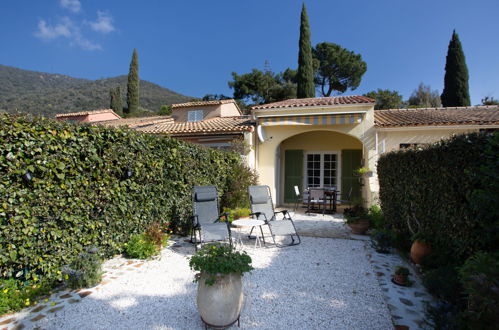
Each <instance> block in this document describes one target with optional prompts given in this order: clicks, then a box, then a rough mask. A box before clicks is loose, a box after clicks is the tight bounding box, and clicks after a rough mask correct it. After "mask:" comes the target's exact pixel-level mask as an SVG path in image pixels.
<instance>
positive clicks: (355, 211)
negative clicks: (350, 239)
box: [343, 201, 370, 235]
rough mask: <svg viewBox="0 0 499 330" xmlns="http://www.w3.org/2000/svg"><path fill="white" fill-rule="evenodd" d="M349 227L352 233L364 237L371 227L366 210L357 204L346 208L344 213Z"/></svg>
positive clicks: (359, 203)
mask: <svg viewBox="0 0 499 330" xmlns="http://www.w3.org/2000/svg"><path fill="white" fill-rule="evenodd" d="M343 215H344V216H345V219H346V223H347V225H348V226H349V227H350V228H351V229H352V233H354V234H356V235H364V234H365V233H366V231H367V230H368V229H369V226H370V219H369V215H368V214H367V211H366V209H365V208H364V207H363V206H362V205H361V202H360V201H359V202H357V203H356V204H354V205H353V206H352V207H349V208H346V209H345V210H344V211H343Z"/></svg>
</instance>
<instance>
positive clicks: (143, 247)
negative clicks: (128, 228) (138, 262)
mask: <svg viewBox="0 0 499 330" xmlns="http://www.w3.org/2000/svg"><path fill="white" fill-rule="evenodd" d="M161 243H162V241H160V244H161ZM158 252H159V248H158V245H157V244H156V243H155V242H154V241H153V240H151V238H150V237H148V236H147V235H146V234H145V233H143V234H138V235H133V236H132V238H130V241H128V243H127V244H126V246H125V253H126V255H127V257H129V258H135V259H148V258H150V257H152V256H154V255H156V254H158Z"/></svg>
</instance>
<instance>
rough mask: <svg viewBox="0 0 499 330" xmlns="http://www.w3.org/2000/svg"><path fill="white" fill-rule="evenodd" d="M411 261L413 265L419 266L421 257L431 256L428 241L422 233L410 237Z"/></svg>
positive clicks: (426, 236)
mask: <svg viewBox="0 0 499 330" xmlns="http://www.w3.org/2000/svg"><path fill="white" fill-rule="evenodd" d="M412 241H413V243H412V246H411V260H412V261H413V262H414V263H415V264H418V265H419V264H421V261H422V260H423V257H426V256H428V255H429V254H431V246H430V243H429V242H430V239H429V237H428V235H426V234H424V233H423V232H421V231H420V232H418V233H416V234H415V235H414V236H413V237H412Z"/></svg>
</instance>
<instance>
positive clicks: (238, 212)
mask: <svg viewBox="0 0 499 330" xmlns="http://www.w3.org/2000/svg"><path fill="white" fill-rule="evenodd" d="M223 211H224V213H229V221H230V222H232V221H234V220H237V219H240V218H247V217H249V216H250V214H251V210H250V209H248V208H236V209H233V210H232V209H230V208H228V207H224V209H223Z"/></svg>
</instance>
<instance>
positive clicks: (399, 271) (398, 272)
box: [393, 266, 410, 286]
mask: <svg viewBox="0 0 499 330" xmlns="http://www.w3.org/2000/svg"><path fill="white" fill-rule="evenodd" d="M409 274H410V272H409V269H407V268H406V267H404V266H397V268H395V273H394V275H393V282H395V283H396V284H398V285H401V286H408V285H409Z"/></svg>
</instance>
